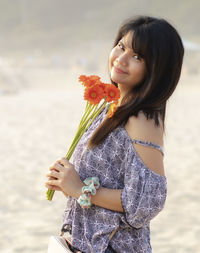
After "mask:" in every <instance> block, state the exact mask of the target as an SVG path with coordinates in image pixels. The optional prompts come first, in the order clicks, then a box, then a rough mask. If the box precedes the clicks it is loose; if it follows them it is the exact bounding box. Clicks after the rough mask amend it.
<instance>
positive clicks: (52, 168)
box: [49, 163, 64, 171]
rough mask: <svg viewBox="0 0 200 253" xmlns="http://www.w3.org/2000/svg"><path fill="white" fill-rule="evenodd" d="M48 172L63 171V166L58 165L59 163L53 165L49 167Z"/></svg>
mask: <svg viewBox="0 0 200 253" xmlns="http://www.w3.org/2000/svg"><path fill="white" fill-rule="evenodd" d="M49 169H50V170H55V171H64V166H63V165H61V164H59V163H55V164H54V165H53V166H51V167H50V168H49Z"/></svg>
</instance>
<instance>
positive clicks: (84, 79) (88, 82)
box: [79, 75, 101, 87]
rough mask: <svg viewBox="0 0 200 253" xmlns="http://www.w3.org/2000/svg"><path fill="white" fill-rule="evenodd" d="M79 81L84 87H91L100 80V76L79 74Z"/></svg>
mask: <svg viewBox="0 0 200 253" xmlns="http://www.w3.org/2000/svg"><path fill="white" fill-rule="evenodd" d="M79 81H80V82H81V83H82V84H83V85H84V86H85V87H92V86H93V85H96V84H98V83H101V82H100V77H99V76H96V75H91V76H85V75H81V76H80V77H79Z"/></svg>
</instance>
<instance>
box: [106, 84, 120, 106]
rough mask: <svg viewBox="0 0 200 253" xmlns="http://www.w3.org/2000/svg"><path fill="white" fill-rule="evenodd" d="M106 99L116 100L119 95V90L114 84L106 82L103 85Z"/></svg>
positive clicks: (108, 100) (109, 100)
mask: <svg viewBox="0 0 200 253" xmlns="http://www.w3.org/2000/svg"><path fill="white" fill-rule="evenodd" d="M105 92H106V101H107V102H111V101H116V100H118V99H119V97H120V91H119V89H118V88H117V87H116V86H115V85H114V84H107V85H106V86H105Z"/></svg>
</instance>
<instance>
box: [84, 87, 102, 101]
mask: <svg viewBox="0 0 200 253" xmlns="http://www.w3.org/2000/svg"><path fill="white" fill-rule="evenodd" d="M102 98H104V91H103V89H102V88H101V87H100V86H99V85H98V84H97V85H93V86H92V87H86V89H85V92H84V99H85V100H87V101H89V102H90V103H91V104H93V105H96V104H98V103H99V102H100V101H101V99H102Z"/></svg>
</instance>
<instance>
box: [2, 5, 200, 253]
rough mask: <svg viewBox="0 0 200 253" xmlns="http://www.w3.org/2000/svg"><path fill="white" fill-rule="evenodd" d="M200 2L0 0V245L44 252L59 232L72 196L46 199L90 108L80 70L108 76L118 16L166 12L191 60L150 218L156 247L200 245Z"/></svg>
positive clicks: (161, 252)
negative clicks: (155, 211)
mask: <svg viewBox="0 0 200 253" xmlns="http://www.w3.org/2000/svg"><path fill="white" fill-rule="evenodd" d="M199 10H200V1H198V0H190V1H187V0H177V1H172V0H168V1H160V0H140V1H136V0H123V1H119V0H106V1H105V0H101V1H97V0H96V1H90V0H85V1H80V0H74V1H70V0H56V1H53V0H48V1H47V0H42V1H38V0H35V1H31V0H15V1H9V0H0V34H1V37H0V117H1V121H0V158H1V159H0V161H1V166H0V173H1V176H0V185H1V190H0V231H1V236H0V251H1V252H2V253H11V252H19V253H31V252H35V253H42V252H46V251H47V244H48V240H49V237H50V235H53V234H58V233H59V230H60V227H61V224H62V214H63V211H64V208H65V202H66V200H65V198H64V196H62V194H61V193H56V194H55V196H54V199H53V201H52V202H48V201H47V200H46V199H45V198H46V196H45V192H46V188H45V187H44V183H45V180H46V177H45V175H46V173H47V170H48V167H49V166H50V165H52V164H53V163H54V162H55V161H56V160H57V159H58V158H59V157H62V156H64V155H65V153H66V151H67V148H68V147H69V145H70V143H71V141H72V139H73V135H74V133H75V130H76V127H77V124H78V122H79V119H80V117H81V115H82V112H83V110H84V102H83V98H82V96H83V90H82V87H81V85H80V84H78V77H79V75H81V74H86V75H87V74H88V75H92V74H96V75H99V76H101V78H102V80H103V81H104V82H110V80H109V75H108V55H109V52H110V50H111V48H112V44H113V42H114V39H115V36H116V33H117V31H118V28H119V26H120V25H121V23H122V22H123V21H124V20H125V19H127V18H129V17H132V16H135V15H152V16H156V17H162V18H165V19H167V20H168V21H169V22H170V23H171V24H172V25H173V26H174V27H175V28H176V29H177V30H178V31H179V33H180V35H181V37H182V39H183V42H184V46H185V58H184V64H183V70H182V75H181V79H180V82H179V85H178V88H177V89H176V91H175V93H174V94H173V96H172V98H170V100H169V102H168V110H167V116H166V135H165V168H166V169H165V170H166V176H167V178H168V198H167V201H166V205H165V209H164V210H163V211H162V212H161V213H160V214H159V215H158V217H156V218H155V219H154V220H153V221H152V228H151V231H152V232H151V237H152V248H153V252H156V253H171V252H176V253H188V252H192V253H198V252H200V243H199V238H200V217H199V213H200V197H199V190H200V189H199V188H200V187H199V181H200V174H199V168H200V166H199V164H200V158H199V152H200V148H199V141H200V137H199V131H198V130H199V129H200V117H199V116H200V115H199V112H198V108H199V107H200V87H199V81H200V25H199V24H200V16H199Z"/></svg>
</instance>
